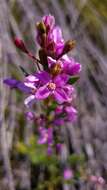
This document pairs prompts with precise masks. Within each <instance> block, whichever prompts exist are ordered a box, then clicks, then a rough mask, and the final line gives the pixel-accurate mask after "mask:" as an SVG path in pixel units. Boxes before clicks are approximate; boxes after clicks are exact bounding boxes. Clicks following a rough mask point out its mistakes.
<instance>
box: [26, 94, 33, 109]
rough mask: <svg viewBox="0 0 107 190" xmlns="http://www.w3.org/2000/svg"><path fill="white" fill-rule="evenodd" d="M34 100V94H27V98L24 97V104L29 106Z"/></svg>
mask: <svg viewBox="0 0 107 190" xmlns="http://www.w3.org/2000/svg"><path fill="white" fill-rule="evenodd" d="M34 100H35V96H34V95H31V96H29V97H28V98H26V99H25V101H24V104H25V105H26V106H27V107H29V106H31V104H32V103H33V102H34Z"/></svg>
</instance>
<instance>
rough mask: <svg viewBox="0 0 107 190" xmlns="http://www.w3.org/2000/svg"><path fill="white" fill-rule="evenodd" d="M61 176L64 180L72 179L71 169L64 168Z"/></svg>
mask: <svg viewBox="0 0 107 190" xmlns="http://www.w3.org/2000/svg"><path fill="white" fill-rule="evenodd" d="M63 176H64V179H65V180H70V179H72V178H73V172H72V170H71V169H69V168H66V169H65V170H64V173H63Z"/></svg>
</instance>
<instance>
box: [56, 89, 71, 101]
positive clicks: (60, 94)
mask: <svg viewBox="0 0 107 190" xmlns="http://www.w3.org/2000/svg"><path fill="white" fill-rule="evenodd" d="M54 97H55V99H56V101H57V102H58V103H59V104H62V103H64V102H66V101H67V99H68V97H67V94H66V93H65V92H64V90H63V89H60V88H59V89H57V90H55V92H54Z"/></svg>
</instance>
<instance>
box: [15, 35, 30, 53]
mask: <svg viewBox="0 0 107 190" xmlns="http://www.w3.org/2000/svg"><path fill="white" fill-rule="evenodd" d="M14 43H15V45H16V47H17V48H19V49H20V50H22V51H23V52H24V53H27V54H28V50H27V48H26V46H25V44H24V42H23V41H22V40H21V39H20V38H15V39H14Z"/></svg>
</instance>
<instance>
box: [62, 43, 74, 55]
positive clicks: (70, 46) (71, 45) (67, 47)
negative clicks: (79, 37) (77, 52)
mask: <svg viewBox="0 0 107 190" xmlns="http://www.w3.org/2000/svg"><path fill="white" fill-rule="evenodd" d="M75 44H76V42H75V41H74V40H68V41H67V42H66V43H65V45H64V49H63V54H66V53H68V52H69V51H71V50H72V49H73V48H74V47H75Z"/></svg>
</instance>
